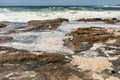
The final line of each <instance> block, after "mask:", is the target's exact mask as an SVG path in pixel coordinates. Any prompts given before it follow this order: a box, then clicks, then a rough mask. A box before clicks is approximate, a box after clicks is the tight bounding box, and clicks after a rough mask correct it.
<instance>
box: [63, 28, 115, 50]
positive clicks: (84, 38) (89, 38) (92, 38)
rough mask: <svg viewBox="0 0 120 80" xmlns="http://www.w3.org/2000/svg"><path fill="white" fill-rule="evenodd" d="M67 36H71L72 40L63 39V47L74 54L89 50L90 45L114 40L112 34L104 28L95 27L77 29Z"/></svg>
mask: <svg viewBox="0 0 120 80" xmlns="http://www.w3.org/2000/svg"><path fill="white" fill-rule="evenodd" d="M69 36H73V38H72V39H70V38H68V39H65V40H64V42H65V43H64V45H65V46H67V47H69V48H70V49H72V50H73V51H75V52H77V51H82V50H86V49H88V48H90V44H91V43H92V44H93V43H95V42H104V41H106V40H108V39H112V38H115V37H114V36H113V33H112V32H111V33H110V32H108V31H107V30H106V29H104V28H97V27H90V28H78V29H77V30H76V31H73V32H71V33H70V34H69Z"/></svg>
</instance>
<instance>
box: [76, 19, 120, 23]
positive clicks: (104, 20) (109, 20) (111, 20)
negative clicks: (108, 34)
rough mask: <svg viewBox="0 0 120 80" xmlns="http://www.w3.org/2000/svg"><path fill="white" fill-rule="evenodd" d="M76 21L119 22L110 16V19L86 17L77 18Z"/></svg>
mask: <svg viewBox="0 0 120 80" xmlns="http://www.w3.org/2000/svg"><path fill="white" fill-rule="evenodd" d="M77 21H85V22H95V21H102V22H105V23H107V24H115V23H118V22H120V20H117V19H116V18H112V19H101V18H87V19H84V18H83V19H79V20H77Z"/></svg>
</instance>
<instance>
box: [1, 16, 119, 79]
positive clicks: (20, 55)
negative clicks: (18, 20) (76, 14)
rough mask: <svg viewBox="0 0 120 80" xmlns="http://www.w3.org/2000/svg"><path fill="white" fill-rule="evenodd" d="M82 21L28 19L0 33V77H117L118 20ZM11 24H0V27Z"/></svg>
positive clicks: (2, 28)
mask: <svg viewBox="0 0 120 80" xmlns="http://www.w3.org/2000/svg"><path fill="white" fill-rule="evenodd" d="M81 20H82V21H83V24H84V25H83V24H81ZM81 20H79V21H80V23H79V24H77V25H76V22H74V21H73V22H72V21H69V20H68V19H65V18H57V19H51V20H31V21H28V22H27V25H25V26H21V27H20V26H19V25H18V26H17V27H14V28H12V29H11V28H10V29H8V30H6V32H4V33H0V79H1V80H4V79H7V80H11V79H13V80H40V79H41V80H45V79H47V80H96V79H97V80H119V79H120V76H119V75H120V68H119V67H120V65H119V62H120V49H119V47H120V45H119V43H120V27H119V26H120V25H119V20H117V19H116V18H114V19H106V20H107V21H105V20H103V19H97V18H91V19H89V18H88V19H85V20H84V19H81ZM79 21H78V22H79ZM84 21H85V22H84ZM97 21H101V22H102V23H101V24H100V23H99V25H100V26H99V25H98V26H96V24H98V23H96V24H94V22H97ZM89 22H93V24H92V25H93V26H91V25H90V24H86V23H89ZM106 22H107V23H106ZM10 24H11V23H9V22H8V24H5V23H0V30H1V31H2V30H4V28H6V27H7V25H10ZM85 24H86V25H88V26H87V27H85ZM102 24H105V25H104V26H106V25H108V26H109V27H108V26H106V27H104V26H103V27H101V25H102ZM116 24H117V27H115V26H116ZM81 25H83V26H81ZM110 26H111V27H113V26H114V28H116V29H114V28H113V29H111V28H110ZM107 27H108V28H107ZM1 44H2V45H3V46H2V45H1ZM4 45H6V46H4ZM26 47H27V48H26ZM32 49H33V51H31V50H32ZM38 50H40V51H38Z"/></svg>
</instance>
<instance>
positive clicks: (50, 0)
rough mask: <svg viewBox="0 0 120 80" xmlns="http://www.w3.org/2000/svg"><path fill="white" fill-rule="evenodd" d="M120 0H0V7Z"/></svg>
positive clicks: (107, 2) (113, 1) (112, 1)
mask: <svg viewBox="0 0 120 80" xmlns="http://www.w3.org/2000/svg"><path fill="white" fill-rule="evenodd" d="M116 4H120V0H0V5H116Z"/></svg>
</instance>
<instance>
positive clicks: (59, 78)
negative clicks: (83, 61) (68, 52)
mask: <svg viewBox="0 0 120 80" xmlns="http://www.w3.org/2000/svg"><path fill="white" fill-rule="evenodd" d="M70 61H71V60H70V59H68V58H65V56H63V55H59V54H54V53H53V54H49V53H43V54H41V55H36V54H30V53H27V54H24V53H21V54H5V55H0V79H2V80H4V79H7V80H9V79H10V78H13V77H15V79H13V80H68V79H69V78H70V77H71V76H77V77H78V78H79V80H93V79H91V78H89V76H87V75H86V72H80V71H77V69H75V68H73V67H72V65H71V66H70V65H69V64H70ZM8 65H9V66H8ZM26 71H27V72H29V75H30V72H31V71H32V72H34V73H33V75H34V76H33V77H30V76H28V73H26ZM10 73H12V74H10ZM8 74H9V75H8ZM25 74H27V75H25ZM1 75H3V76H1ZM6 75H8V76H7V77H5V76H6ZM22 75H24V77H21V76H22ZM19 76H20V77H21V78H19Z"/></svg>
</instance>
